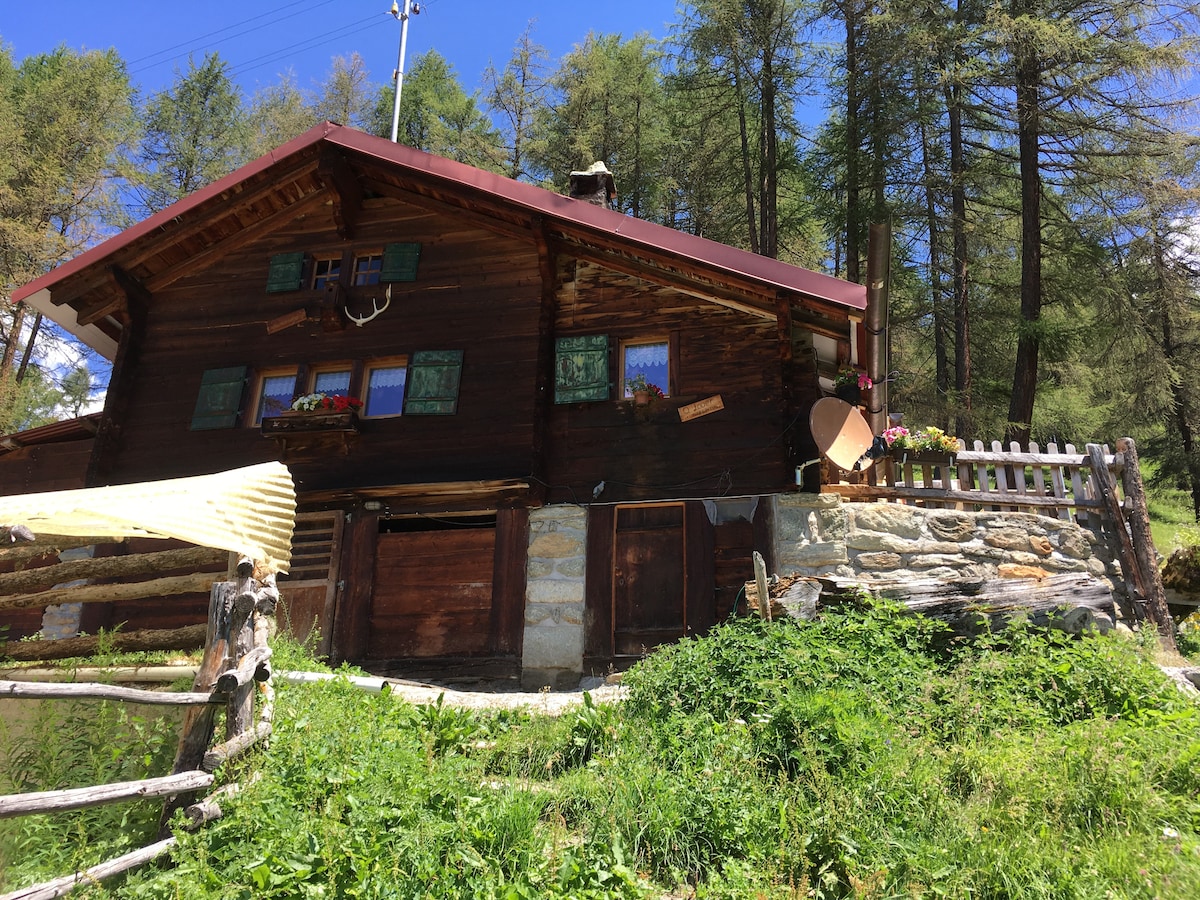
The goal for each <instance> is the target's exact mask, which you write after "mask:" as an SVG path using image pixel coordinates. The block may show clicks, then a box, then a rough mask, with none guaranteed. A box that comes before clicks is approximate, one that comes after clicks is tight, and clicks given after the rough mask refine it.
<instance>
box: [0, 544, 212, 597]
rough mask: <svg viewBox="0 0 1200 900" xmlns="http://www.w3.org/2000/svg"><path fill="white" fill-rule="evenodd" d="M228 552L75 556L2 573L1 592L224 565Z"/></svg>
mask: <svg viewBox="0 0 1200 900" xmlns="http://www.w3.org/2000/svg"><path fill="white" fill-rule="evenodd" d="M228 556H229V553H228V551H225V550H214V549H212V548H210V547H183V548H181V549H179V550H164V551H160V552H157V553H135V554H132V555H130V556H101V557H95V558H88V559H75V560H69V561H67V562H61V563H58V564H56V565H52V566H42V567H39V568H36V569H22V570H20V571H17V572H4V573H0V594H14V593H17V592H18V591H22V592H23V591H31V590H34V589H40V588H47V587H51V586H52V585H55V584H64V583H66V582H68V581H79V580H80V579H83V578H128V577H130V576H132V575H150V574H153V573H155V572H166V571H169V570H171V569H196V568H198V567H200V566H215V565H219V564H223V563H224V562H225V561H226V559H227V557H228Z"/></svg>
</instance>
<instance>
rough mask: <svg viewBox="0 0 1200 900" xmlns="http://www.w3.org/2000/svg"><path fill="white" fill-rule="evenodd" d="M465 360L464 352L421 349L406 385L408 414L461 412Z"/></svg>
mask: <svg viewBox="0 0 1200 900" xmlns="http://www.w3.org/2000/svg"><path fill="white" fill-rule="evenodd" d="M462 361H463V352H462V351H461V350H419V351H417V352H416V353H414V354H413V355H412V361H411V362H410V363H409V366H408V384H407V385H406V386H405V398H404V413H405V415H409V416H452V415H454V413H455V412H457V411H458V385H459V382H460V381H461V379H462Z"/></svg>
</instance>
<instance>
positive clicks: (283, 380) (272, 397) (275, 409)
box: [255, 374, 296, 422]
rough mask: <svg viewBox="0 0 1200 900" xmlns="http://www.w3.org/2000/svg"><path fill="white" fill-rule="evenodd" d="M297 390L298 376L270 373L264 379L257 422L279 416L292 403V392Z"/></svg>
mask: <svg viewBox="0 0 1200 900" xmlns="http://www.w3.org/2000/svg"><path fill="white" fill-rule="evenodd" d="M295 391H296V376H295V375H294V374H290V375H268V376H266V377H265V378H263V381H262V399H260V400H259V401H258V416H257V417H256V418H255V422H261V421H262V420H263V419H264V418H270V417H271V416H277V415H279V414H280V413H281V412H283V411H284V410H285V409H290V408H291V405H292V394H294V393H295Z"/></svg>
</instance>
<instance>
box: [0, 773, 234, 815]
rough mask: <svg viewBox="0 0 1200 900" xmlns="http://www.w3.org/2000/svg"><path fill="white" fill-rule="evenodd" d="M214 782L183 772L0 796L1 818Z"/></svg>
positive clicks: (190, 788) (189, 788)
mask: <svg viewBox="0 0 1200 900" xmlns="http://www.w3.org/2000/svg"><path fill="white" fill-rule="evenodd" d="M212 783H213V777H212V775H210V774H209V773H208V772H201V771H198V770H197V771H193V772H180V773H178V774H177V775H163V776H162V777H160V778H143V779H141V780H139V781H117V782H113V783H112V784H98V785H95V786H93V787H84V788H68V789H67V790H64V791H35V792H33V793H29V794H11V795H9V796H7V797H0V818H6V817H11V816H22V815H27V814H29V813H47V812H63V811H64V810H69V809H85V808H87V807H89V806H101V805H103V804H105V803H112V802H114V801H117V800H140V799H143V798H145V797H165V796H167V795H168V794H177V793H179V792H181V791H195V790H199V789H200V788H206V787H208V786H209V785H210V784H212Z"/></svg>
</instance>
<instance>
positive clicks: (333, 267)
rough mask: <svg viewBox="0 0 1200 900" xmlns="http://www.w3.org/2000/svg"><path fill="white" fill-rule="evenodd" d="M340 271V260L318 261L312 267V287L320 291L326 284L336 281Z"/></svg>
mask: <svg viewBox="0 0 1200 900" xmlns="http://www.w3.org/2000/svg"><path fill="white" fill-rule="evenodd" d="M341 269H342V261H341V260H340V259H318V260H317V262H316V264H315V265H314V266H313V287H314V288H316V289H317V290H320V289H321V288H323V287H325V285H326V284H327V283H328V282H332V281H337V280H338V273H339V272H340V271H341Z"/></svg>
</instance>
